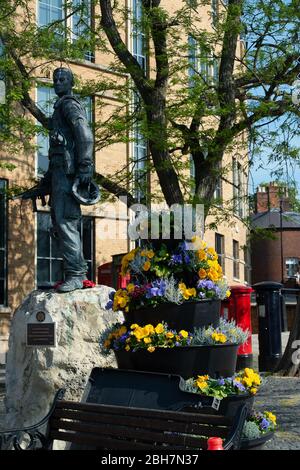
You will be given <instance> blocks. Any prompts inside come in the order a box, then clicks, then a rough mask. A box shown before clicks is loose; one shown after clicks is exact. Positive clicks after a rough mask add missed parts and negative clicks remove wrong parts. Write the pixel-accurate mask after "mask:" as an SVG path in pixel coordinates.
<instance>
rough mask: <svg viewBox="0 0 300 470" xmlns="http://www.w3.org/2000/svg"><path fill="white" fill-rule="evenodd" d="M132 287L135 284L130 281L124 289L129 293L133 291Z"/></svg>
mask: <svg viewBox="0 0 300 470" xmlns="http://www.w3.org/2000/svg"><path fill="white" fill-rule="evenodd" d="M134 287H135V286H134V284H132V283H130V284H128V285H127V287H126V289H127V291H128V292H129V294H130V293H131V292H133V291H134Z"/></svg>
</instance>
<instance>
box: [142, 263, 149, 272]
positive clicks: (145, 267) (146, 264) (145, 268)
mask: <svg viewBox="0 0 300 470" xmlns="http://www.w3.org/2000/svg"><path fill="white" fill-rule="evenodd" d="M150 268H151V263H150V261H146V262H145V263H144V266H143V270H144V271H149V269H150Z"/></svg>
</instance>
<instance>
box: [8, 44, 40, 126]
mask: <svg viewBox="0 0 300 470" xmlns="http://www.w3.org/2000/svg"><path fill="white" fill-rule="evenodd" d="M0 38H1V40H2V42H3V44H4V45H5V44H6V42H5V38H4V37H3V36H2V35H0ZM7 51H8V53H9V55H10V56H11V57H12V59H13V60H14V62H15V64H16V66H17V68H18V70H19V72H20V74H21V77H22V80H21V87H22V93H23V97H22V99H21V104H22V105H23V106H24V107H25V108H26V109H27V110H28V111H29V112H30V113H31V114H32V116H33V117H35V119H37V120H38V121H39V122H40V123H41V124H42V126H43V127H45V128H46V129H49V119H48V118H47V116H46V114H45V113H43V111H42V110H41V109H39V108H38V107H37V105H36V104H35V102H34V101H33V100H32V99H31V97H30V94H29V91H28V89H27V87H26V85H25V81H29V80H30V76H29V74H28V72H27V70H26V67H25V66H24V64H23V62H22V61H21V59H20V58H19V57H18V56H17V54H16V52H15V51H14V50H13V49H12V48H11V47H9V48H7Z"/></svg>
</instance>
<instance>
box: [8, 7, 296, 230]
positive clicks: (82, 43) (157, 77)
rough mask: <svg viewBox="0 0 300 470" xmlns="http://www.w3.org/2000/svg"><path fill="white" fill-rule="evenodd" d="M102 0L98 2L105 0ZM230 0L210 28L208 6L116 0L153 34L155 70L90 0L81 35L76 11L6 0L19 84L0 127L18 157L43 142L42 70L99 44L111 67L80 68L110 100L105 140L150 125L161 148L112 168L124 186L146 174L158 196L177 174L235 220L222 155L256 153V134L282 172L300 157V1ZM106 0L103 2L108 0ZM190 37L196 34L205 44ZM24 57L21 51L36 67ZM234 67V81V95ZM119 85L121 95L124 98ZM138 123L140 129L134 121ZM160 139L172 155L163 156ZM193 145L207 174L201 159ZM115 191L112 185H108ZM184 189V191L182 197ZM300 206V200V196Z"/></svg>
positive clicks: (89, 91)
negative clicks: (32, 111) (45, 15)
mask: <svg viewBox="0 0 300 470" xmlns="http://www.w3.org/2000/svg"><path fill="white" fill-rule="evenodd" d="M93 3H94V4H95V6H98V2H96V1H94V2H93ZM196 3H197V5H198V8H199V9H200V8H202V9H203V8H209V7H210V6H211V3H210V2H209V1H208V0H199V1H198V2H196ZM221 3H222V5H223V7H222V8H221V9H220V14H219V18H218V21H216V22H215V23H214V27H213V28H211V29H208V28H207V24H206V22H205V21H201V20H202V14H201V12H200V13H199V11H200V10H198V11H197V8H196V9H194V8H191V7H190V6H189V5H188V4H186V3H185V2H184V3H183V6H182V7H181V8H179V9H177V11H172V12H170V11H167V10H166V9H165V7H164V6H163V5H162V4H161V3H160V2H156V3H155V5H154V6H152V3H151V2H150V3H148V2H144V3H143V5H144V6H143V16H142V18H141V20H139V21H137V20H134V19H132V12H131V11H130V10H129V9H128V8H127V7H124V5H123V2H114V3H113V16H114V18H115V21H116V27H117V28H118V30H119V31H120V33H121V36H122V37H124V35H123V32H124V25H126V24H128V20H132V24H133V29H134V30H135V31H138V32H142V33H143V34H144V37H145V38H146V40H145V52H147V53H148V55H149V59H150V60H149V63H148V70H147V72H146V73H145V71H144V70H142V69H138V67H137V66H136V64H134V65H133V64H132V63H130V62H127V63H125V62H124V60H123V61H122V57H121V55H122V53H124V51H125V52H126V48H124V45H123V44H122V43H119V44H117V46H116V48H115V49H116V52H114V51H113V49H112V47H111V45H110V44H109V40H108V36H107V35H106V33H105V28H103V25H102V24H101V23H100V20H101V17H100V16H98V15H96V16H95V25H94V28H93V29H91V28H90V27H89V25H88V24H87V23H86V22H85V15H86V11H85V7H84V6H83V7H81V8H79V9H78V8H77V6H76V5H75V9H76V15H77V16H79V17H81V26H82V33H81V35H80V36H79V37H78V38H77V40H76V41H73V40H72V34H71V30H70V28H69V26H68V23H67V25H66V24H65V22H61V21H56V22H54V23H52V24H49V25H47V26H43V27H38V26H37V25H36V20H35V16H34V12H33V11H32V10H31V9H30V2H29V0H2V1H1V5H0V37H2V39H3V40H4V43H5V48H6V54H5V56H4V57H2V58H1V59H0V68H1V70H3V71H4V72H5V76H6V78H7V83H8V84H9V86H8V87H7V88H8V93H7V97H6V101H7V102H6V105H5V108H3V106H0V139H1V142H3V144H4V146H5V151H6V153H7V154H9V155H11V156H12V160H13V158H14V155H16V154H18V153H19V152H20V151H21V149H22V148H24V147H25V149H26V150H30V148H31V149H32V147H33V143H32V137H33V136H34V135H36V133H37V132H40V130H39V129H38V126H36V123H35V122H34V121H33V120H32V118H30V117H29V116H28V114H26V115H25V114H24V105H25V106H27V107H28V103H27V104H26V93H28V92H29V91H30V90H32V89H33V88H34V87H35V86H36V85H37V83H38V81H39V80H40V78H41V77H45V76H48V77H49V76H50V75H51V71H52V70H53V67H54V66H57V63H61V64H65V65H67V66H69V64H70V63H73V62H79V63H80V62H81V61H83V60H85V54H86V52H87V51H94V50H98V51H100V53H101V56H102V57H104V59H105V63H106V64H108V69H109V71H110V73H105V74H104V73H103V72H102V70H99V72H98V71H96V70H95V73H94V77H93V79H88V80H84V79H83V78H82V77H76V87H77V91H78V92H79V93H81V94H82V95H83V96H88V95H93V96H96V100H95V101H96V103H95V104H96V107H97V110H99V114H97V120H96V122H95V145H96V150H102V149H105V148H109V147H111V146H112V145H115V144H120V143H121V144H126V145H130V144H132V142H134V141H137V139H139V141H140V140H141V135H142V136H143V137H144V139H146V140H148V142H149V146H150V148H151V153H150V155H149V158H147V160H146V161H145V166H144V172H142V173H140V174H139V175H137V172H136V171H135V167H136V162H135V161H134V158H133V157H131V158H129V161H128V162H126V163H125V162H124V167H123V168H120V170H119V171H118V172H116V173H114V174H108V175H107V178H108V179H110V180H111V181H112V182H113V183H117V184H118V185H121V187H124V188H127V187H132V184H133V182H134V181H135V182H136V183H137V185H140V189H141V190H142V191H143V192H144V193H145V194H146V199H147V198H148V196H149V197H150V196H151V200H152V201H153V202H155V201H154V199H155V197H156V199H157V201H160V200H161V199H164V197H165V194H166V191H167V189H168V186H169V185H170V183H171V182H172V184H173V185H174V181H175V180H176V181H177V182H178V183H179V185H180V191H181V193H182V198H183V199H184V200H185V201H187V202H192V203H194V204H196V203H200V202H201V203H204V205H205V209H206V213H207V212H208V210H210V213H211V215H212V216H213V218H214V222H213V224H214V228H215V227H217V225H218V224H219V223H220V222H221V221H226V222H227V223H230V220H231V219H232V207H233V204H232V202H231V203H230V202H229V201H222V200H218V201H216V200H214V198H213V193H214V188H215V185H216V181H217V179H218V176H219V177H221V178H223V179H225V180H228V179H230V178H231V169H230V168H229V167H228V166H227V167H225V165H223V168H222V165H220V163H221V162H222V160H223V158H224V156H225V155H226V154H232V155H235V154H241V155H245V154H246V153H247V151H248V142H247V139H248V136H249V138H250V139H251V142H252V147H251V154H252V155H251V158H259V156H260V155H261V154H267V155H269V159H270V161H275V162H276V164H277V167H278V169H279V170H278V171H279V172H280V171H282V168H283V163H286V162H287V161H289V162H295V161H297V160H298V159H299V149H298V148H297V145H296V144H295V141H294V139H295V137H296V136H297V134H298V128H299V127H298V126H299V112H298V109H297V107H296V106H294V105H293V103H292V101H291V89H292V84H293V82H294V80H295V78H296V76H297V73H298V72H299V71H300V70H299V67H297V62H296V59H297V57H298V55H299V51H298V50H297V40H296V38H297V34H298V29H299V19H300V18H299V16H300V10H299V8H297V2H294V1H292V0H289V1H287V2H283V1H281V0H275V1H273V0H267V1H265V0H264V1H263V0H255V1H254V2H253V1H249V0H241V1H240V2H236V4H235V5H231V4H230V5H229V8H228V7H227V6H226V4H225V2H221ZM99 4H100V6H101V5H102V2H101V0H100V2H99ZM66 5H67V7H68V10H67V13H68V15H69V16H70V15H71V14H72V11H73V12H74V2H72V1H68V2H66ZM20 12H22V14H20ZM16 23H18V25H19V27H18V30H16V27H15V24H16ZM237 34H243V35H244V36H245V41H244V43H243V47H242V48H240V47H239V48H237V50H238V51H239V57H237V60H236V67H235V69H234V71H233V72H232V70H231V69H230V64H229V62H228V57H229V55H230V47H233V49H234V52H235V49H236V48H235V46H234V44H235V43H234V35H237ZM188 38H193V44H194V46H193V47H192V45H191V41H190V42H189V41H188ZM131 39H132V38H131ZM154 42H156V45H157V47H156V48H155V47H154ZM232 44H233V46H232ZM149 45H150V47H149ZM16 59H20V60H21V63H22V64H23V65H24V66H25V72H24V70H22V68H20V66H19V64H18V62H17V60H16ZM153 64H155V65H153ZM157 67H160V70H159V74H158V73H157ZM214 67H215V69H216V71H217V72H218V74H217V73H216V74H215V77H212V76H211V74H210V75H209V74H208V73H207V72H208V71H210V72H211V71H212V70H213V68H214ZM135 73H137V76H138V77H139V78H138V79H137V76H135ZM217 75H218V76H217ZM225 77H229V81H231V83H232V90H233V92H234V97H232V96H231V91H230V90H231V86H230V87H229V88H228V83H227V82H226V80H225ZM219 79H221V82H219ZM141 83H142V84H143V86H144V87H148V94H147V93H145V94H143V93H139V95H140V98H139V99H138V100H135V106H133V105H132V103H133V96H134V93H136V90H137V88H138V89H139V91H141V86H142V85H141ZM139 87H140V88H139ZM149 90H150V91H149ZM108 96H112V97H113V99H114V103H115V104H116V106H113V109H112V107H110V106H109V102H108V100H107V97H108ZM146 97H148V99H146ZM159 97H162V100H161V101H159ZM16 103H18V106H15V105H16ZM7 109H9V110H10V111H11V110H12V109H13V110H14V111H13V112H7ZM157 109H160V110H161V113H160V116H161V118H160V119H157V120H156V121H155V120H154V119H152V118H151V116H153V114H155V112H156V110H157ZM1 123H2V124H5V125H4V126H3V125H2V126H1ZM134 126H135V129H138V131H139V132H135V133H134V132H132V129H133V128H134ZM246 133H248V134H246ZM153 151H155V152H157V153H158V154H160V155H161V158H156V159H154V158H153ZM190 156H191V157H192V159H193V162H194V165H195V170H196V171H195V175H196V177H195V178H194V177H191V175H190V171H189V167H190V162H189V157H190ZM161 170H163V171H165V173H164V175H163V176H161V177H160V178H159V181H160V185H161V189H162V194H159V192H157V194H156V195H155V196H154V195H153V194H151V195H148V194H147V185H146V183H145V177H144V176H145V173H149V174H155V173H158V172H159V171H161ZM172 171H173V173H172ZM107 191H109V190H107ZM245 196H246V195H245ZM103 197H107V198H110V197H111V196H109V193H107V194H104V191H103ZM177 198H178V196H177ZM175 199H176V198H175ZM175 199H174V203H175V202H178V201H177V200H175ZM221 206H222V207H221ZM220 207H221V210H220ZM294 207H295V208H298V207H299V206H298V203H297V201H296V199H295V205H294ZM245 223H247V220H245Z"/></svg>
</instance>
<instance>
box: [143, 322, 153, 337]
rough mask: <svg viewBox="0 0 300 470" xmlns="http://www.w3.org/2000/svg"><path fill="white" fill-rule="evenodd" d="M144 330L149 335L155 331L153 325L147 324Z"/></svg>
mask: <svg viewBox="0 0 300 470" xmlns="http://www.w3.org/2000/svg"><path fill="white" fill-rule="evenodd" d="M144 331H145V333H146V334H147V335H151V334H152V333H154V326H153V325H150V324H149V325H146V326H145V327H144Z"/></svg>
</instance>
